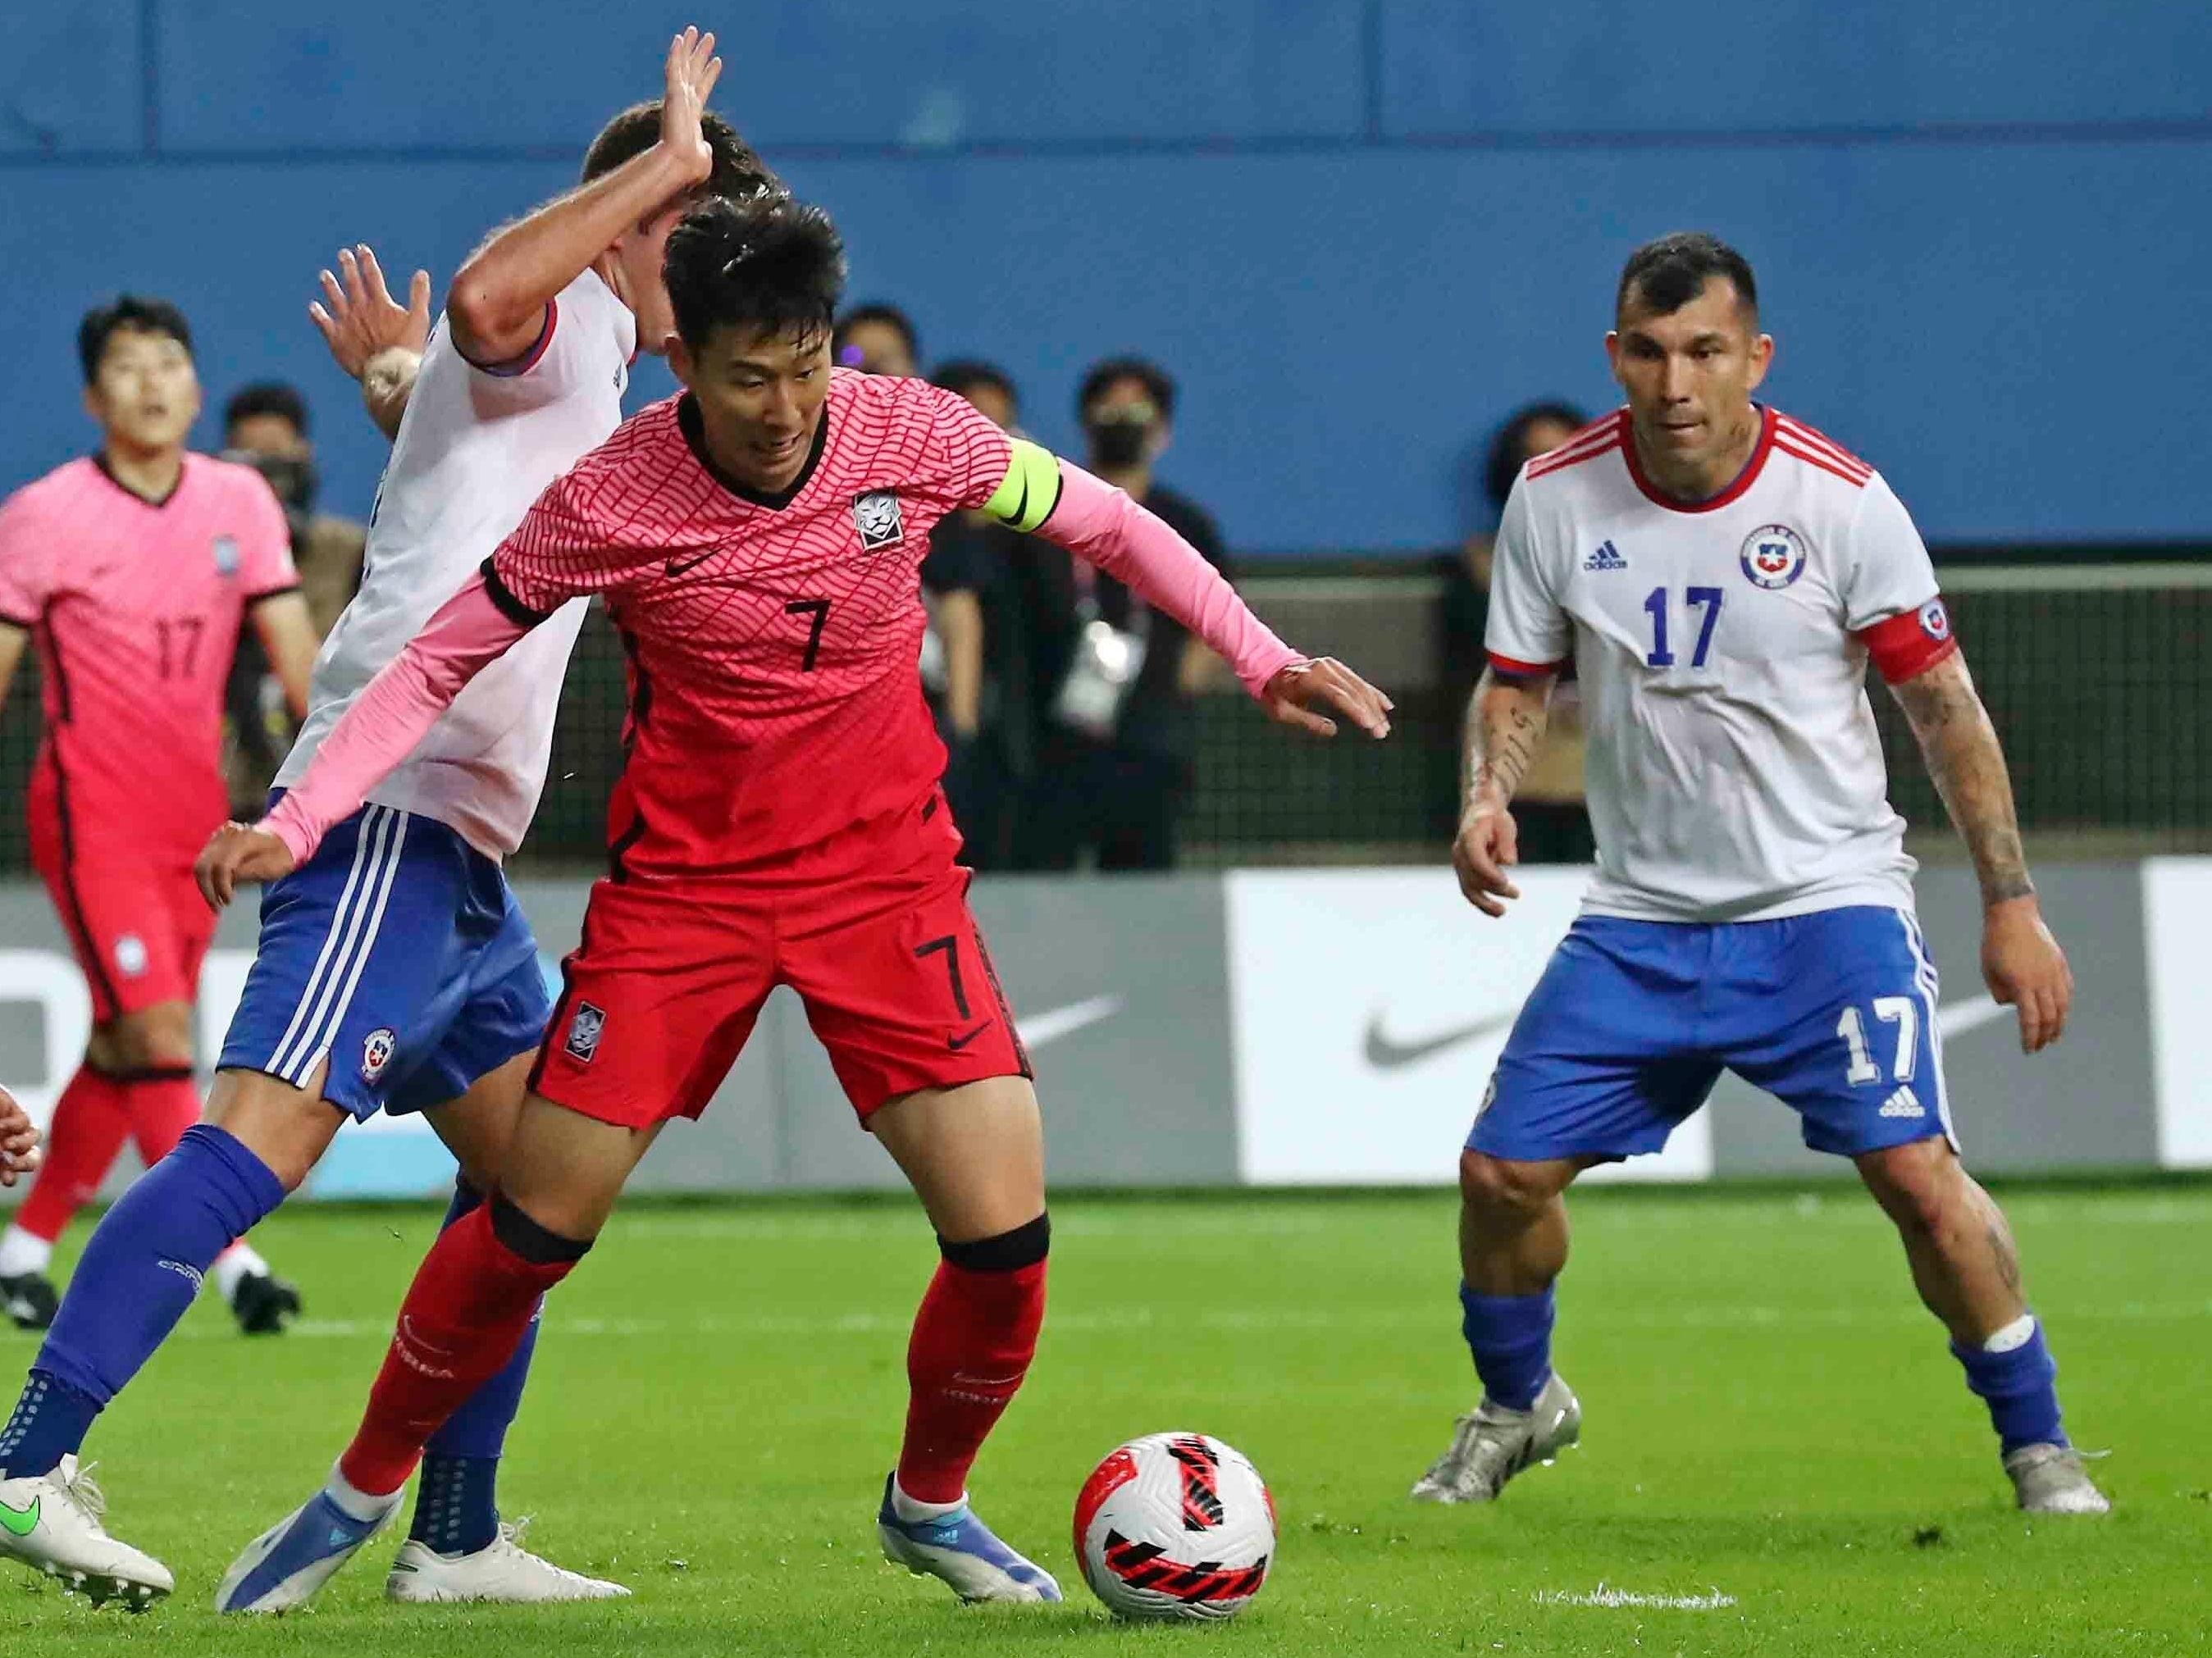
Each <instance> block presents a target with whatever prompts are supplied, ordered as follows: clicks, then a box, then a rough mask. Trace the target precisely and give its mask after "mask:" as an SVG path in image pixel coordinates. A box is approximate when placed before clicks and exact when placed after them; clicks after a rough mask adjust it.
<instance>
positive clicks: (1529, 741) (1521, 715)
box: [1461, 672, 1551, 800]
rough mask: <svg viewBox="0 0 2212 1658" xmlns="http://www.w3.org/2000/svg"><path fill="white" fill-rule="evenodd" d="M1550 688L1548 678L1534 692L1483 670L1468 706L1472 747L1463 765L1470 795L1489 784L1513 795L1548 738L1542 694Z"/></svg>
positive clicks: (1463, 778)
mask: <svg viewBox="0 0 2212 1658" xmlns="http://www.w3.org/2000/svg"><path fill="white" fill-rule="evenodd" d="M1550 693H1551V687H1550V684H1549V683H1548V682H1547V683H1545V684H1544V685H1543V687H1542V688H1541V690H1540V691H1537V692H1535V693H1534V695H1532V694H1531V693H1530V692H1529V691H1528V690H1527V689H1523V688H1522V687H1520V686H1517V685H1511V686H1509V685H1504V684H1501V683H1499V682H1498V680H1497V679H1496V678H1494V677H1492V675H1491V674H1489V673H1487V672H1485V673H1484V675H1483V677H1482V681H1481V683H1480V684H1478V685H1477V686H1476V687H1475V688H1474V703H1473V705H1472V706H1471V707H1470V708H1468V721H1467V738H1468V740H1467V752H1466V756H1465V763H1464V765H1463V766H1462V768H1461V781H1462V786H1463V792H1464V793H1465V796H1466V799H1468V800H1473V799H1474V797H1475V796H1476V795H1477V794H1479V793H1481V792H1482V791H1484V790H1485V789H1495V790H1496V791H1497V792H1498V793H1499V794H1500V795H1502V796H1503V797H1504V799H1508V800H1510V799H1512V798H1513V792H1514V790H1515V789H1516V788H1518V787H1519V786H1521V780H1522V777H1523V776H1525V775H1526V774H1528V766H1529V762H1532V761H1533V760H1534V759H1535V757H1536V750H1537V749H1538V748H1539V747H1541V745H1542V743H1543V741H1544V729H1545V726H1546V725H1547V723H1548V720H1547V701H1546V700H1542V699H1548V697H1549V695H1550ZM1532 701H1533V702H1534V707H1533V708H1532V707H1531V706H1530V704H1531V702H1532Z"/></svg>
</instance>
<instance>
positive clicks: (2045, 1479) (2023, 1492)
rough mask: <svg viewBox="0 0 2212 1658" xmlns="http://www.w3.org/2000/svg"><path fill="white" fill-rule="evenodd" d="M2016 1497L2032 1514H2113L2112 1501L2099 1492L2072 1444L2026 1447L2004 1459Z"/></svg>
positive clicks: (2023, 1507)
mask: <svg viewBox="0 0 2212 1658" xmlns="http://www.w3.org/2000/svg"><path fill="white" fill-rule="evenodd" d="M2004 1471H2005V1473H2008V1474H2009V1475H2010V1476H2011V1477H2012V1489H2013V1496H2014V1497H2015V1499H2016V1500H2017V1501H2018V1503H2019V1504H2020V1506H2021V1509H2023V1510H2024V1511H2025V1512H2027V1513H2028V1514H2110V1513H2111V1512H2112V1499H2111V1498H2110V1497H2106V1495H2105V1494H2104V1492H2102V1491H2099V1490H2098V1489H2097V1485H2096V1482H2095V1481H2094V1480H2093V1479H2090V1478H2089V1471H2088V1470H2087V1468H2085V1467H2082V1466H2081V1452H2079V1451H2077V1450H2075V1448H2073V1447H2072V1446H2071V1445H2023V1446H2021V1448H2019V1449H2018V1450H2016V1451H2015V1452H2014V1453H2013V1454H2012V1455H2010V1456H2008V1457H2007V1458H2005V1460H2004Z"/></svg>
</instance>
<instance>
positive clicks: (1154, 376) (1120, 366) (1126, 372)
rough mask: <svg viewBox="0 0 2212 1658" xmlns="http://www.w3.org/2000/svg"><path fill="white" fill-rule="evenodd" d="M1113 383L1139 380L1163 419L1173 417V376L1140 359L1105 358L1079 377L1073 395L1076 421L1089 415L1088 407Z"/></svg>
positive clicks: (1174, 392) (1174, 390)
mask: <svg viewBox="0 0 2212 1658" xmlns="http://www.w3.org/2000/svg"><path fill="white" fill-rule="evenodd" d="M1115 380H1142V381H1143V382H1144V383H1145V391H1146V394H1147V395H1148V396H1149V397H1150V398H1152V406H1153V407H1154V408H1156V409H1158V410H1159V411H1160V417H1161V418H1162V419H1163V420H1173V419H1174V418H1175V404H1176V383H1175V377H1174V376H1173V375H1171V374H1169V373H1168V371H1167V370H1166V369H1164V368H1163V367H1160V366H1159V364H1158V363H1156V362H1152V361H1147V360H1146V358H1143V357H1109V358H1107V359H1106V360H1105V361H1103V362H1096V363H1093V364H1091V367H1090V370H1089V372H1087V373H1086V374H1085V375H1084V376H1083V384H1082V386H1080V387H1079V389H1078V390H1077V392H1076V393H1075V416H1076V418H1077V419H1078V420H1080V419H1082V418H1083V416H1085V415H1086V414H1088V413H1089V412H1090V410H1091V404H1094V403H1096V402H1097V401H1098V399H1099V398H1103V397H1104V396H1105V395H1106V388H1107V387H1108V386H1111V385H1113V383H1114V382H1115Z"/></svg>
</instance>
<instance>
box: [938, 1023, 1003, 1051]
mask: <svg viewBox="0 0 2212 1658" xmlns="http://www.w3.org/2000/svg"><path fill="white" fill-rule="evenodd" d="M996 1023H999V1022H998V1021H997V1020H996V1019H986V1020H984V1021H983V1023H981V1024H979V1025H977V1026H976V1027H975V1029H973V1030H965V1031H963V1032H962V1033H961V1034H960V1035H957V1036H947V1037H946V1038H945V1046H946V1047H947V1048H951V1050H952V1051H953V1052H954V1053H955V1054H957V1053H958V1052H959V1051H960V1050H961V1049H962V1048H965V1047H967V1046H968V1044H969V1043H970V1042H974V1041H975V1038H976V1037H978V1036H980V1035H982V1034H983V1033H984V1032H985V1031H987V1030H988V1029H990V1028H991V1027H992V1026H993V1025H994V1024H996Z"/></svg>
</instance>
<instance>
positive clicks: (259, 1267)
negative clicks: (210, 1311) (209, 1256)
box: [208, 1239, 269, 1303]
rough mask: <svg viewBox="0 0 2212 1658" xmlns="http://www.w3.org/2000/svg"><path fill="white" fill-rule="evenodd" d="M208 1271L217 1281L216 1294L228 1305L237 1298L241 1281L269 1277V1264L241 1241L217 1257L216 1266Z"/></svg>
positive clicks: (248, 1244) (251, 1247)
mask: <svg viewBox="0 0 2212 1658" xmlns="http://www.w3.org/2000/svg"><path fill="white" fill-rule="evenodd" d="M208 1270H209V1272H210V1275H211V1276H212V1277H213V1278H214V1279H215V1291H216V1294H217V1295H219V1296H221V1297H222V1298H223V1300H224V1301H225V1302H226V1303H228V1302H230V1301H233V1300H234V1299H236V1298H237V1295H238V1284H239V1280H240V1279H241V1278H246V1277H248V1276H252V1277H254V1278H266V1277H268V1276H269V1263H268V1262H267V1261H265V1260H262V1259H261V1257H260V1256H259V1255H258V1254H255V1253H254V1248H253V1246H252V1244H250V1243H247V1242H245V1241H244V1240H243V1239H241V1240H240V1242H236V1243H234V1244H232V1245H231V1246H230V1248H228V1249H226V1250H224V1251H223V1252H222V1254H219V1255H217V1256H216V1258H215V1265H214V1266H211V1267H210V1268H209V1269H208Z"/></svg>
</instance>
